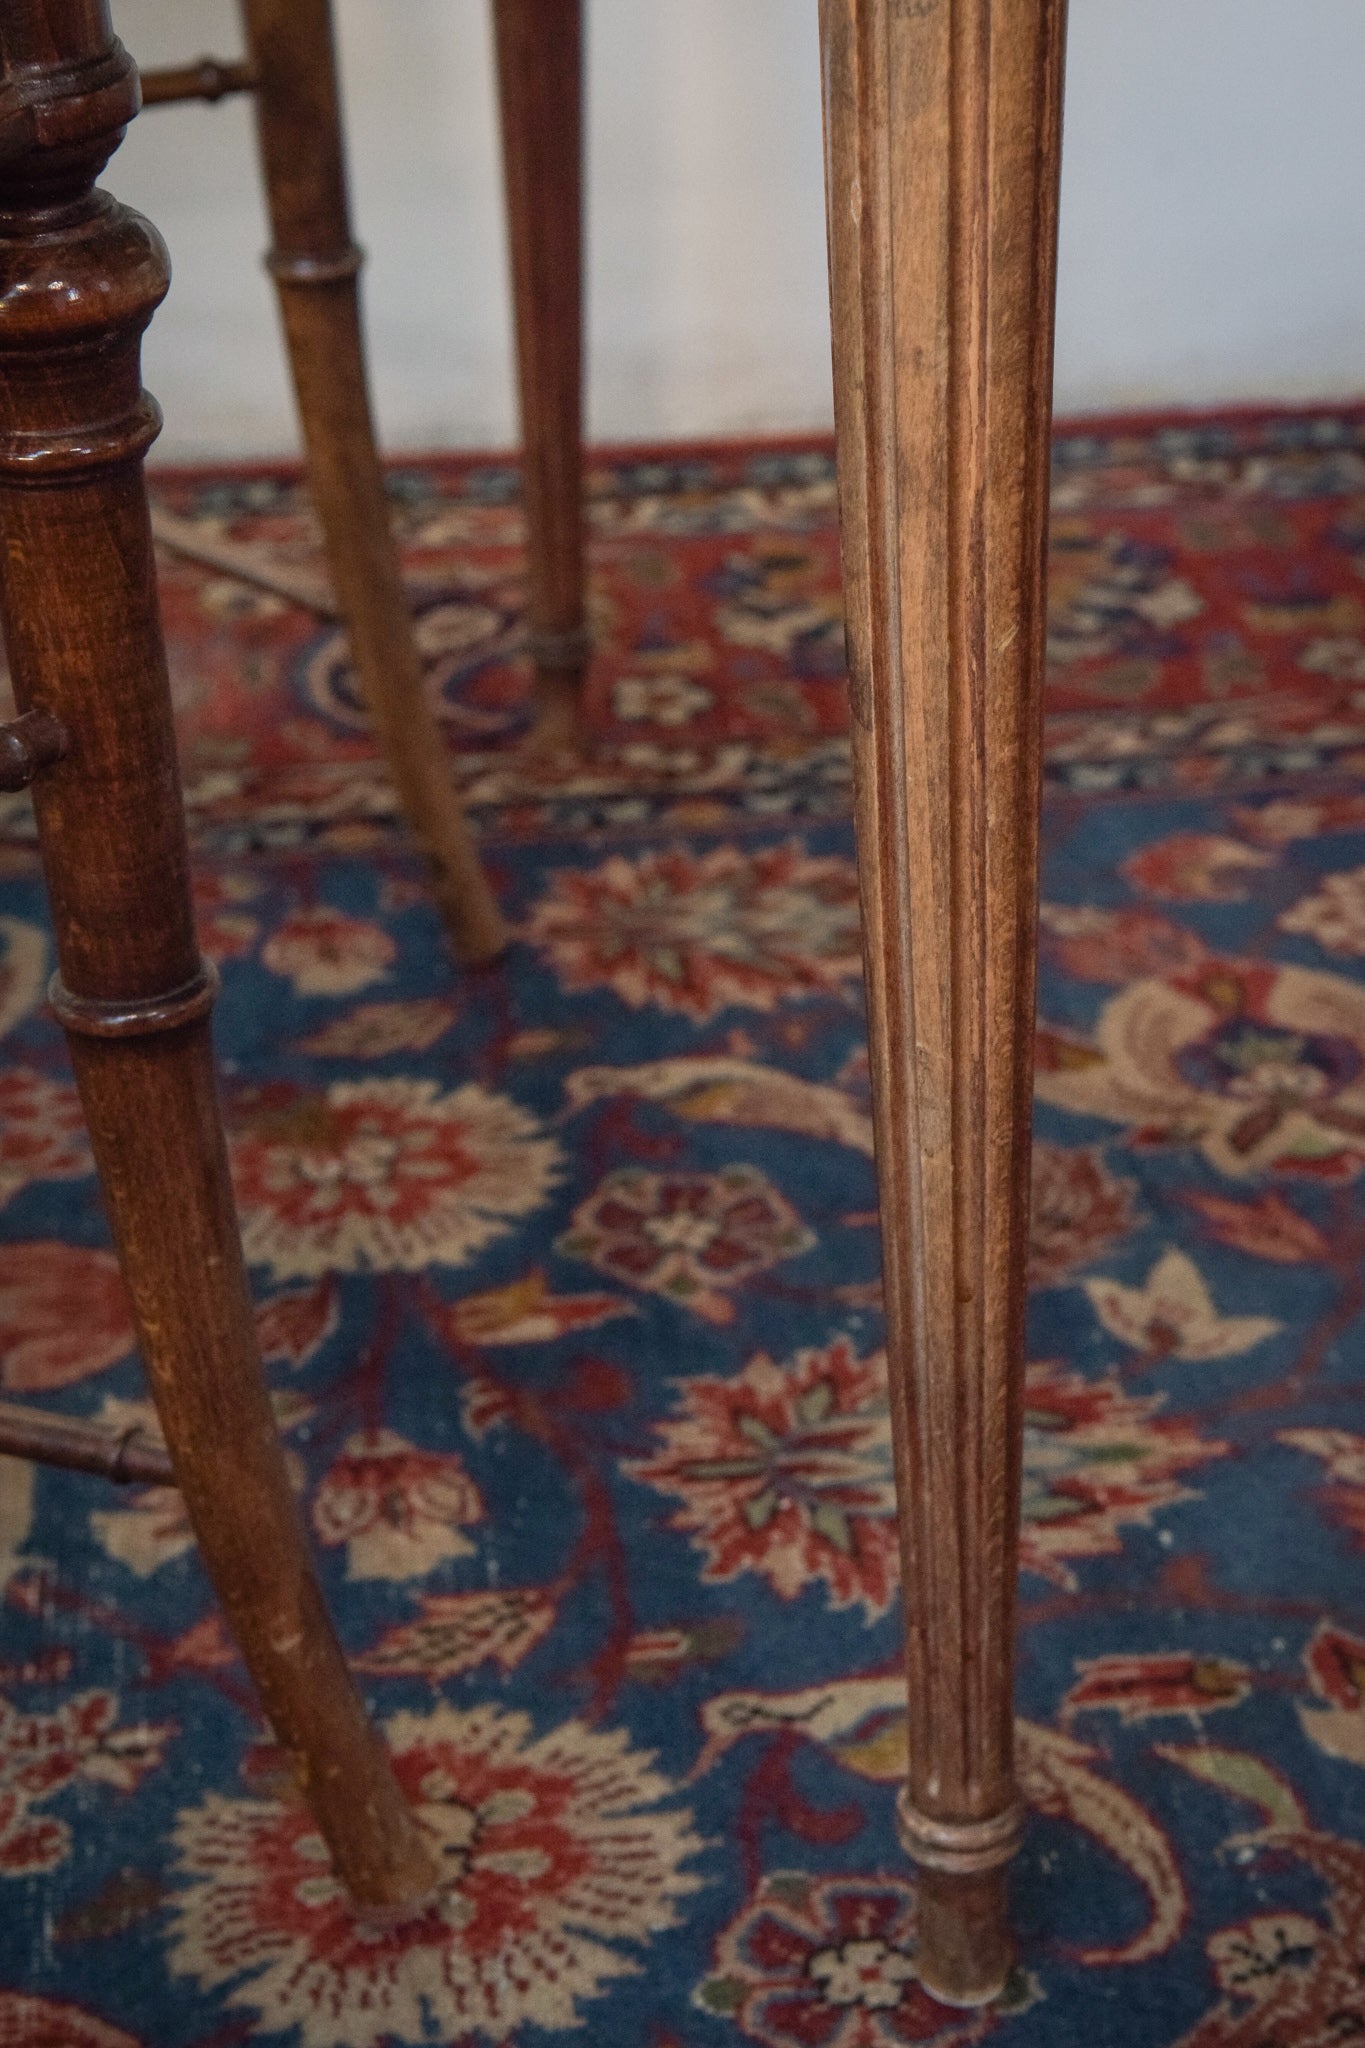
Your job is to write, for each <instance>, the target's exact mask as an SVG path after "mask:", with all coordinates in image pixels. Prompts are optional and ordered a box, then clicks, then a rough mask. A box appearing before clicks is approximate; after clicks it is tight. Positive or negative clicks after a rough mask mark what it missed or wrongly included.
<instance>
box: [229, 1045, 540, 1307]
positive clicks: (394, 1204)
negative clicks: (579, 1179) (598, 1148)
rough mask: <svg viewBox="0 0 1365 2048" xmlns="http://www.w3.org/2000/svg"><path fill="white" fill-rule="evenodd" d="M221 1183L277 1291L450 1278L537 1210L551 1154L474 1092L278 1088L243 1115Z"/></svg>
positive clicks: (411, 1084) (519, 1118)
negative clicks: (326, 1282)
mask: <svg viewBox="0 0 1365 2048" xmlns="http://www.w3.org/2000/svg"><path fill="white" fill-rule="evenodd" d="M242 1109H243V1111H244V1114H243V1115H242V1118H241V1121H240V1122H239V1124H238V1127H237V1129H236V1131H235V1133H234V1136H233V1141H232V1158H233V1169H234V1173H235V1176H236V1182H237V1196H238V1201H239V1204H240V1208H241V1212H242V1239H243V1243H244V1244H245V1246H246V1251H247V1256H248V1258H249V1259H251V1260H253V1261H255V1262H259V1263H260V1264H262V1265H266V1266H269V1267H270V1268H271V1269H272V1270H273V1272H274V1274H275V1277H276V1278H277V1279H281V1280H284V1279H290V1278H293V1277H295V1276H299V1277H302V1278H306V1279H313V1278H316V1277H317V1276H318V1275H319V1274H322V1273H325V1272H327V1271H329V1270H330V1271H336V1272H358V1271H363V1270H366V1269H378V1270H380V1271H383V1270H385V1269H387V1268H392V1267H398V1268H401V1269H403V1270H406V1271H413V1270H416V1269H418V1268H420V1267H422V1266H426V1265H431V1264H438V1263H440V1264H446V1265H462V1264H463V1263H464V1262H465V1261H466V1260H467V1259H468V1258H470V1257H471V1256H472V1254H473V1253H475V1252H476V1251H481V1250H482V1249H483V1247H484V1246H485V1245H486V1244H489V1243H491V1242H492V1241H493V1240H494V1239H495V1238H497V1237H500V1236H502V1235H503V1233H504V1232H505V1231H506V1230H507V1228H508V1227H509V1220H510V1219H511V1218H513V1217H517V1216H525V1215H529V1214H530V1212H531V1211H532V1210H533V1209H535V1208H538V1207H539V1205H540V1203H541V1201H542V1200H543V1199H544V1196H545V1194H546V1192H547V1190H548V1189H549V1188H550V1187H551V1186H552V1185H553V1183H554V1181H555V1179H556V1178H557V1177H558V1166H559V1156H560V1155H559V1147H558V1145H557V1144H556V1143H555V1141H554V1139H552V1138H544V1137H541V1136H540V1135H539V1131H538V1127H537V1125H536V1123H535V1120H534V1118H532V1117H531V1116H529V1115H528V1114H527V1112H526V1111H525V1110H523V1109H520V1108H519V1107H518V1106H517V1104H516V1103H514V1102H512V1101H510V1100H509V1099H508V1097H506V1096H504V1095H492V1094H490V1093H489V1092H488V1091H487V1090H486V1089H484V1088H481V1087H479V1086H478V1085H477V1083H475V1082H467V1083H466V1084H465V1086H464V1087H462V1088H457V1089H455V1090H454V1091H453V1092H452V1093H450V1094H448V1095H444V1094H442V1093H441V1091H440V1088H439V1086H438V1084H437V1083H436V1082H435V1081H414V1080H364V1081H337V1082H334V1083H333V1084H332V1086H331V1087H330V1088H328V1089H327V1090H326V1091H325V1092H322V1093H318V1094H311V1093H305V1092H304V1091H303V1090H301V1089H298V1088H294V1087H291V1086H289V1085H288V1084H280V1085H279V1086H277V1087H272V1088H267V1089H262V1090H261V1091H260V1092H259V1093H258V1094H257V1095H256V1096H255V1097H254V1098H253V1099H251V1100H249V1101H247V1102H244V1103H243V1105H242Z"/></svg>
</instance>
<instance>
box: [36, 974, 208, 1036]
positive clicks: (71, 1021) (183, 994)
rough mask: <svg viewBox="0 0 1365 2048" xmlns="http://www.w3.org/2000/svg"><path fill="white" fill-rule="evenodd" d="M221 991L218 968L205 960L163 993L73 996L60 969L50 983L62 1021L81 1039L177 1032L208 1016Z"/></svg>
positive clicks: (54, 1005)
mask: <svg viewBox="0 0 1365 2048" xmlns="http://www.w3.org/2000/svg"><path fill="white" fill-rule="evenodd" d="M217 994H218V970H217V969H216V968H215V967H214V966H213V965H212V964H211V963H210V962H209V961H207V960H204V961H201V962H200V965H199V972H198V973H197V974H195V975H193V976H192V977H191V978H190V980H189V981H186V982H182V983H181V985H180V987H179V988H173V989H168V990H167V991H166V993H165V994H164V995H155V996H141V997H136V998H127V997H119V996H115V997H102V996H78V995H73V994H72V992H71V990H70V989H69V988H67V986H66V984H65V983H64V982H63V980H62V978H61V976H60V975H59V974H54V975H53V977H52V980H51V981H50V982H49V984H48V991H47V995H48V1001H49V1002H50V1003H51V1005H52V1008H53V1011H54V1012H55V1014H56V1017H57V1021H58V1023H59V1024H60V1025H61V1026H62V1028H63V1030H65V1031H72V1032H75V1033H76V1035H77V1036H78V1037H80V1038H151V1037H154V1036H155V1035H157V1034H158V1033H160V1032H164V1031H179V1030H182V1029H183V1027H184V1026H185V1025H186V1024H194V1023H197V1022H198V1021H199V1019H200V1018H201V1017H207V1015H208V1013H209V1011H210V1010H211V1009H212V1008H213V1003H214V998H215V997H216V996H217Z"/></svg>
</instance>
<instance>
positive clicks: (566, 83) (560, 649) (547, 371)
mask: <svg viewBox="0 0 1365 2048" xmlns="http://www.w3.org/2000/svg"><path fill="white" fill-rule="evenodd" d="M493 26H494V31H495V35H496V41H497V52H498V91H499V97H500V100H501V104H502V147H503V160H504V165H505V171H506V186H507V228H508V237H509V242H510V247H511V257H512V284H513V297H514V301H515V313H516V330H517V369H518V386H519V390H520V395H521V429H522V439H523V442H524V444H525V478H526V485H525V489H526V534H527V550H528V557H529V559H528V577H529V583H530V614H531V661H532V665H533V667H534V669H535V687H536V700H537V704H536V730H535V733H534V734H533V737H532V745H533V747H534V748H535V749H536V750H538V751H540V752H543V753H549V754H553V753H559V752H564V751H573V750H574V749H575V748H576V747H577V746H578V745H579V743H580V741H581V737H582V729H581V697H582V691H583V683H584V679H585V676H586V673H587V667H588V660H589V655H590V652H591V649H590V643H589V637H588V626H587V614H586V588H585V570H584V524H585V514H584V506H583V445H582V444H583V392H582V383H583V276H582V272H583V217H582V215H583V32H582V0H493Z"/></svg>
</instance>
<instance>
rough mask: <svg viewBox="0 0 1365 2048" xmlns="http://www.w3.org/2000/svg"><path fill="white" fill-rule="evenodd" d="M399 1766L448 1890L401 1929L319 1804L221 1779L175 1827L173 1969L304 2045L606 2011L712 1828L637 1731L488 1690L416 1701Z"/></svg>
mask: <svg viewBox="0 0 1365 2048" xmlns="http://www.w3.org/2000/svg"><path fill="white" fill-rule="evenodd" d="M387 1734H388V1740H389V1746H390V1749H391V1751H392V1753H393V1757H394V1762H395V1768H396V1770H397V1773H398V1776H399V1779H400V1782H401V1783H402V1785H403V1787H404V1789H405V1791H406V1792H407V1793H408V1796H409V1798H410V1799H411V1800H412V1801H413V1803H414V1806H415V1809H416V1813H417V1817H418V1820H419V1822H420V1823H421V1825H422V1827H423V1828H424V1829H425V1831H426V1833H427V1835H428V1838H429V1840H430V1842H431V1845H432V1847H433V1849H434V1851H435V1853H436V1855H437V1858H438V1861H439V1864H440V1868H441V1871H442V1875H443V1880H444V1882H443V1885H442V1889H441V1892H440V1895H439V1897H438V1899H437V1900H436V1902H435V1903H434V1904H433V1905H432V1906H430V1907H429V1908H428V1909H427V1911H426V1912H425V1913H423V1914H420V1915H418V1916H417V1917H416V1918H415V1919H412V1920H409V1921H406V1922H404V1923H403V1924H402V1925H401V1926H399V1927H397V1928H394V1929H392V1930H388V1931H380V1930H378V1929H376V1928H374V1927H373V1926H367V1925H365V1924H364V1923H362V1922H360V1921H358V1920H357V1918H356V1916H355V1913H354V1910H353V1908H352V1907H351V1905H350V1904H349V1902H348V1900H347V1897H346V1894H345V1891H344V1890H343V1887H342V1884H341V1881H340V1879H339V1878H338V1877H337V1876H336V1874H335V1872H334V1871H333V1869H332V1866H331V1863H330V1860H329V1858H328V1854H327V1851H326V1849H325V1847H324V1845H323V1843H322V1841H321V1839H320V1838H319V1836H318V1835H317V1834H316V1833H315V1832H314V1830H313V1823H312V1821H311V1819H310V1818H309V1816H308V1814H307V1813H306V1812H305V1811H304V1810H303V1809H302V1808H301V1807H297V1806H293V1805H290V1806H280V1805H275V1804H273V1803H271V1802H267V1801H263V1800H249V1799H226V1798H223V1797H222V1796H220V1795H218V1794H216V1793H215V1794H211V1795H210V1796H209V1797H208V1798H207V1799H206V1800H205V1801H204V1802H203V1804H202V1805H200V1806H197V1807H194V1808H192V1809H191V1810H189V1811H188V1812H185V1813H182V1814H181V1816H180V1819H179V1822H178V1824H177V1827H176V1831H175V1838H176V1843H177V1846H178V1849H179V1853H180V1860H181V1867H182V1869H183V1871H184V1873H185V1876H186V1878H187V1880H188V1882H187V1884H186V1886H185V1888H184V1889H183V1890H182V1891H181V1892H180V1893H179V1895H178V1898H177V1903H176V1921H175V1926H174V1930H173V1934H172V1938H171V1944H170V1964H171V1968H172V1970H173V1971H174V1972H176V1973H177V1974H179V1975H181V1976H186V1977H190V1978H192V1979H193V1980H194V1981H195V1982H196V1983H197V1984H198V1985H199V1987H200V1989H201V1990H203V1991H205V1992H217V1993H219V1994H220V1995H221V1996H222V1997H223V1998H224V1999H225V2001H226V2002H227V2003H228V2004H229V2005H232V2006H235V2007H238V2008H241V2009H245V2010H248V2011H251V2012H254V2013H256V2014H258V2015H259V2017H260V2020H261V2022H262V2024H263V2026H264V2028H265V2030H266V2031H268V2032H273V2031H275V2030H276V2029H278V2030H281V2031H283V2030H284V2029H286V2028H290V2027H294V2028H297V2029H298V2032H297V2034H296V2035H295V2036H294V2038H295V2040H296V2041H297V2042H298V2043H299V2044H300V2048H375V2043H377V2042H378V2041H380V2040H383V2041H385V2042H386V2043H387V2042H393V2043H404V2044H408V2043H412V2044H417V2043H422V2042H428V2043H429V2042H432V2041H435V2040H441V2041H460V2042H464V2041H466V2040H467V2039H469V2040H472V2039H474V2038H484V2039H487V2040H491V2041H495V2042H501V2041H510V2039H511V2037H512V2036H513V2035H514V2034H515V2035H517V2036H518V2038H520V2032H519V2030H520V2029H521V2028H523V2027H526V2026H531V2027H535V2028H537V2029H541V2028H543V2029H547V2030H549V2029H554V2028H570V2027H573V2028H577V2027H581V2026H584V2025H585V2024H588V2025H590V2024H591V2023H590V2022H589V2021H587V2019H586V2016H585V2014H584V2012H583V2011H582V2007H583V2005H584V2004H585V2003H586V2002H587V2001H590V2000H592V1999H594V1998H596V1997H598V1996H600V1995H601V1993H602V1992H603V1991H605V1990H606V1989H607V1988H608V1986H609V1985H610V1983H611V1982H612V1980H613V1979H615V1978H619V1977H622V1976H626V1975H634V1974H636V1973H637V1972H638V1971H639V1969H640V1967H641V1963H640V1959H639V1951H640V1950H641V1948H642V1947H643V1946H645V1945H646V1944H647V1943H648V1941H649V1939H650V1937H651V1936H653V1935H655V1934H658V1933H661V1932H662V1931H664V1930H665V1929H666V1928H669V1927H672V1926H674V1925H676V1923H677V1920H678V1905H679V1902H680V1901H681V1900H683V1899H685V1898H686V1897H688V1896H689V1894H691V1893H692V1892H694V1891H696V1890H697V1888H698V1885H699V1883H700V1880H699V1879H698V1878H697V1877H695V1876H694V1875H692V1874H691V1873H690V1872H688V1871H687V1870H685V1869H684V1868H683V1865H684V1864H685V1863H686V1861H687V1860H688V1859H689V1858H690V1857H691V1856H693V1855H694V1854H696V1852H697V1851H698V1850H699V1849H700V1848H701V1847H702V1844H701V1842H700V1841H699V1839H698V1838H697V1836H696V1835H695V1834H694V1833H693V1831H692V1828H691V1816H690V1814H689V1813H688V1812H686V1811H685V1810H683V1809H679V1808H676V1807H671V1808H670V1807H664V1806H662V1805H661V1802H662V1801H664V1800H666V1799H668V1798H669V1797H670V1796H671V1794H672V1791H673V1787H672V1786H671V1785H670V1784H669V1783H668V1781H667V1780H666V1779H664V1778H663V1777H661V1776H660V1775H659V1774H658V1773H657V1772H656V1771H654V1770H652V1769H651V1768H650V1760H649V1758H647V1757H645V1756H642V1755H640V1754H639V1753H638V1752H636V1751H634V1750H632V1749H631V1748H630V1746H629V1743H628V1740H627V1737H626V1735H625V1733H624V1731H621V1730H615V1731H612V1732H609V1733H607V1732H602V1731H600V1730H592V1729H588V1728H585V1727H583V1726H582V1725H581V1724H579V1723H577V1722H568V1723H565V1724H564V1725H563V1726H561V1727H558V1728H555V1729H553V1730H551V1731H550V1732H549V1733H548V1734H546V1735H542V1736H536V1735H535V1734H533V1732H532V1728H531V1723H530V1720H529V1718H528V1717H527V1716H526V1715H524V1714H511V1713H505V1712H503V1711H502V1709H500V1708H498V1707H495V1706H492V1705H484V1706H479V1707H475V1708H473V1709H471V1710H469V1711H467V1712H460V1711H457V1710H456V1709H454V1708H452V1707H447V1706H439V1707H437V1708H436V1709H435V1710H434V1711H433V1712H431V1713H429V1714H425V1715H418V1714H399V1715H397V1716H396V1717H395V1718H394V1719H393V1720H392V1721H390V1722H389V1724H388V1728H387Z"/></svg>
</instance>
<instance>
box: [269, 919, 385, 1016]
mask: <svg viewBox="0 0 1365 2048" xmlns="http://www.w3.org/2000/svg"><path fill="white" fill-rule="evenodd" d="M397 957H398V948H397V946H396V945H395V944H394V942H393V940H392V939H391V938H390V937H389V934H388V933H387V932H386V931H385V930H384V928H383V926H382V925H377V924H373V923H371V922H370V921H369V920H368V919H366V918H360V917H349V916H347V914H346V913H345V912H344V911H341V910H329V909H327V908H326V907H325V906H322V905H319V906H318V907H317V908H315V909H312V910H296V911H294V912H293V914H292V915H291V916H289V917H287V918H286V919H285V920H284V923H283V924H281V925H280V926H278V927H277V929H276V930H275V931H274V932H273V933H272V934H271V936H270V937H269V938H268V939H267V940H266V943H265V945H264V946H263V947H262V948H261V959H262V961H263V962H264V963H265V965H266V966H267V967H268V968H269V969H270V971H271V973H272V974H279V975H282V976H283V977H284V978H285V980H287V981H289V982H292V984H293V987H294V993H295V995H300V996H348V995H353V994H354V993H355V991H356V990H357V989H361V988H369V987H370V986H371V984H372V983H373V982H376V981H383V980H384V979H385V977H386V976H387V974H388V971H389V969H390V968H391V967H392V965H393V963H394V961H395V959H396V958H397Z"/></svg>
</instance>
